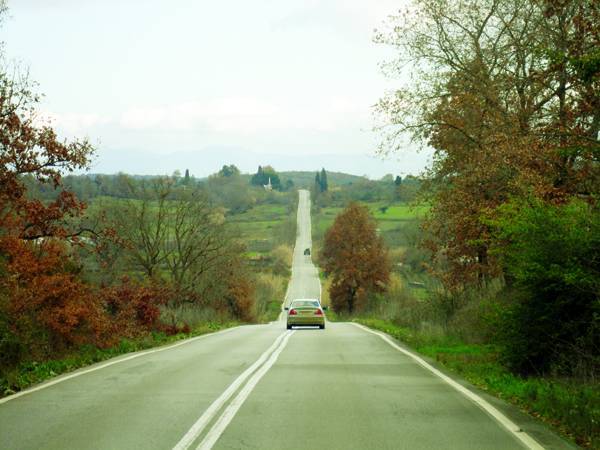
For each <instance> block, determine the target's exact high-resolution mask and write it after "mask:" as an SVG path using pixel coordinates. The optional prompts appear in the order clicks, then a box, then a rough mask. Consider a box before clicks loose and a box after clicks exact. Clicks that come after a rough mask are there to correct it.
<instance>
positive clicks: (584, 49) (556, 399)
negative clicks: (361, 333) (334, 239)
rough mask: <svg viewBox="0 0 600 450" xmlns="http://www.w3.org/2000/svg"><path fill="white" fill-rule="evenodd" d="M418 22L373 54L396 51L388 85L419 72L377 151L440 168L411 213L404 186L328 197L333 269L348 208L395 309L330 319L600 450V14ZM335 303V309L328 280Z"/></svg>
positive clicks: (385, 106) (325, 219)
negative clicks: (361, 212)
mask: <svg viewBox="0 0 600 450" xmlns="http://www.w3.org/2000/svg"><path fill="white" fill-rule="evenodd" d="M411 8H412V9H411V13H410V14H400V15H399V16H397V17H394V18H391V19H390V21H389V23H388V24H386V26H385V28H384V29H382V30H381V31H380V32H378V34H377V36H376V40H377V41H378V42H380V43H383V44H387V45H391V46H392V47H394V48H395V49H396V50H397V55H398V59H397V60H396V61H394V62H393V63H391V64H389V66H387V70H389V72H390V75H391V76H396V75H398V74H399V72H398V71H399V70H400V69H399V68H403V69H402V70H403V71H411V72H412V74H411V75H412V76H411V77H406V79H410V80H411V83H410V84H407V85H406V86H405V87H403V88H400V89H398V90H396V91H394V92H391V93H390V94H389V95H387V96H386V97H384V98H383V99H382V100H381V101H380V103H379V104H378V107H377V111H378V113H379V114H380V116H379V117H380V119H381V131H382V132H383V134H384V137H385V139H384V141H383V143H382V151H383V152H401V151H402V147H403V145H404V141H403V136H407V135H408V136H411V137H412V139H413V141H414V142H416V143H422V144H424V145H428V146H430V147H432V148H433V149H434V151H435V156H434V163H433V166H432V167H431V169H430V171H429V172H428V173H426V174H424V175H423V176H422V177H420V178H419V179H418V180H417V181H418V183H415V184H414V187H416V188H418V189H417V190H416V191H412V190H410V191H405V192H403V193H402V196H401V195H400V192H399V191H398V190H397V188H398V187H402V186H404V185H405V180H406V178H408V177H404V178H400V179H396V177H394V176H391V175H390V176H387V177H385V178H384V179H382V180H379V181H372V180H362V181H360V182H355V183H353V184H352V185H344V186H337V185H335V184H332V183H329V186H328V189H327V190H326V191H323V190H322V189H321V188H320V186H319V183H317V182H316V181H315V187H314V189H313V198H314V211H313V212H314V226H313V229H314V230H315V233H316V240H317V245H320V246H321V249H320V251H319V253H318V255H319V258H320V259H319V263H320V265H321V267H325V265H326V261H327V257H328V256H327V244H326V239H325V240H324V239H323V236H326V235H327V233H329V232H330V231H327V230H331V228H333V227H335V225H333V227H332V224H334V223H335V222H334V220H337V219H336V217H337V218H339V217H341V215H343V214H346V213H347V209H345V208H349V206H348V205H349V204H350V202H351V201H359V202H362V203H363V204H364V205H365V207H366V208H368V209H369V210H370V213H371V217H372V218H373V220H375V221H376V223H377V230H378V233H379V236H381V237H382V238H383V240H384V242H385V243H386V245H387V253H388V254H389V256H390V260H391V263H392V265H391V268H392V272H391V274H390V277H389V282H388V283H387V285H386V289H385V290H384V291H383V292H381V291H380V290H379V289H377V290H371V291H370V293H369V294H368V295H367V299H366V300H365V301H364V302H363V303H362V305H361V306H360V307H359V308H358V309H357V310H356V311H353V313H352V314H349V312H348V311H347V310H344V309H343V308H342V309H340V308H338V309H335V306H334V309H335V314H334V315H333V316H332V317H334V318H341V319H344V320H357V321H359V322H361V323H364V324H366V325H368V326H371V327H374V328H377V329H380V330H383V331H386V332H388V333H390V334H392V335H393V336H395V337H397V338H399V339H400V340H402V341H404V342H406V343H407V344H408V345H411V346H412V347H414V348H415V349H416V350H417V351H419V352H421V353H423V354H425V355H427V356H429V357H431V358H433V359H435V360H437V361H438V362H439V363H440V364H443V365H444V366H445V367H446V368H448V369H449V370H452V371H455V372H457V373H459V374H461V375H462V376H464V377H465V378H467V379H468V380H470V381H472V382H473V383H475V384H476V385H478V386H480V387H482V388H484V389H486V390H488V391H490V392H492V393H495V394H497V395H498V396H501V397H503V398H506V399H507V400H509V401H512V402H514V403H515V404H517V405H519V406H520V407H521V408H523V409H524V410H526V411H529V412H530V413H531V414H532V415H534V416H538V417H541V418H542V419H544V420H545V421H546V422H547V423H549V424H551V425H553V426H554V427H556V429H558V430H560V431H561V432H562V433H563V434H564V435H565V436H567V437H569V438H571V439H573V440H574V441H575V442H577V444H579V445H581V446H584V447H590V448H600V434H599V430H600V427H599V426H598V424H599V423H600V386H599V384H598V376H599V374H600V340H599V339H600V296H599V293H600V266H599V262H600V260H599V259H598V255H599V254H600V212H599V209H598V194H599V187H600V183H599V180H600V172H599V168H600V166H599V165H598V152H599V151H600V141H599V138H600V109H599V108H598V105H600V97H599V95H600V55H599V54H598V52H597V49H598V48H599V46H600V34H599V33H600V28H599V24H600V9H599V6H598V3H597V2H592V1H566V2H552V1H540V2H525V1H523V2H508V1H502V0H501V1H497V0H490V1H487V0H485V1H484V0H482V1H476V2H467V3H465V2H462V3H456V2H449V1H445V0H415V1H414V2H413V5H412V7H411ZM409 62H410V64H406V63H409ZM394 194H395V197H394ZM414 194H417V197H414ZM411 206H412V208H411ZM330 227H331V228H330ZM348 239H350V238H348ZM324 275H327V273H325V274H324ZM324 286H326V287H327V289H328V290H329V292H328V297H330V300H329V301H330V302H331V304H332V305H335V301H334V297H335V295H336V292H335V287H334V286H335V283H333V281H332V279H331V277H327V278H325V282H324ZM325 300H327V298H325Z"/></svg>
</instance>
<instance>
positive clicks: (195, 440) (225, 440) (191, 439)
mask: <svg viewBox="0 0 600 450" xmlns="http://www.w3.org/2000/svg"><path fill="white" fill-rule="evenodd" d="M298 224H299V233H298V238H297V243H296V249H295V251H294V266H293V276H292V281H291V283H290V286H289V289H288V294H287V300H286V301H289V299H293V298H299V297H312V296H318V295H319V293H320V286H319V281H318V277H317V271H316V269H315V268H314V266H313V265H312V263H311V261H310V257H305V256H304V255H303V251H304V249H305V248H307V247H310V205H309V199H308V192H307V191H300V202H299V209H298ZM464 386H467V388H465V387H464ZM518 430H520V431H518ZM528 446H529V447H530V448H547V449H555V448H556V449H560V448H571V447H570V446H569V445H568V444H566V443H565V442H564V441H562V440H561V439H559V438H557V437H556V436H555V435H553V434H552V433H550V432H548V431H547V430H546V428H545V427H544V426H542V425H540V424H539V423H537V422H535V421H533V420H531V419H528V418H527V417H525V416H524V415H523V414H521V413H519V412H518V411H516V410H515V409H514V408H512V407H510V406H508V405H506V404H504V403H503V402H500V401H497V400H495V399H492V398H489V397H488V396H486V395H485V394H482V393H479V392H477V391H475V390H474V389H473V388H471V387H469V386H468V385H465V384H464V383H462V382H460V381H459V382H456V381H454V380H453V379H451V378H447V377H446V376H445V375H444V374H443V373H440V372H437V373H436V369H435V368H433V367H432V366H430V365H428V363H427V362H426V361H423V360H419V359H418V357H416V356H414V355H412V354H411V353H409V352H406V350H404V349H403V348H402V347H399V346H397V344H396V343H395V342H394V341H392V340H389V339H388V340H385V339H384V338H382V336H380V335H377V334H374V333H372V332H369V331H367V330H365V329H362V328H360V327H358V326H356V325H353V324H350V323H328V324H327V327H326V329H325V330H323V331H322V330H318V329H298V330H293V331H286V330H285V323H284V322H283V321H282V320H281V319H280V320H279V321H276V322H274V323H271V324H268V325H256V326H243V327H238V328H234V329H230V330H226V331H223V332H219V333H215V334H212V335H207V336H202V337H200V338H195V339H191V340H188V341H183V342H180V343H178V344H176V345H172V346H170V347H162V348H158V349H155V350H151V351H146V352H141V353H134V354H130V355H125V356H122V357H120V358H116V359H114V360H110V361H108V362H104V363H101V364H97V365H95V366H91V367H90V368H86V369H83V370H80V371H78V372H74V373H73V374H70V375H67V376H63V377H59V378H57V379H54V380H52V381H50V382H49V383H46V384H42V385H40V386H37V387H36V388H34V390H30V391H26V392H25V393H23V394H21V395H18V396H13V397H7V398H5V399H2V400H0V448H1V449H69V448H72V449H172V448H176V449H185V448H204V449H208V448H215V449H245V448H249V449H287V448H289V449H316V448H320V449H413V450H414V449H478V450H480V449H502V450H507V449H521V448H527V447H528Z"/></svg>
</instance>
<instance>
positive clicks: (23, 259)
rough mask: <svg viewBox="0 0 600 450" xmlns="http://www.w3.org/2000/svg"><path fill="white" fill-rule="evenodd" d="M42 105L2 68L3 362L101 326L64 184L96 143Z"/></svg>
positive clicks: (84, 338)
mask: <svg viewBox="0 0 600 450" xmlns="http://www.w3.org/2000/svg"><path fill="white" fill-rule="evenodd" d="M3 12H4V2H1V3H0V14H2V13H3ZM37 104H38V97H37V96H36V95H35V94H34V92H33V88H32V84H31V83H30V82H29V81H28V80H27V78H25V77H23V78H20V77H19V76H16V77H15V76H14V75H9V74H8V73H6V72H4V71H0V355H2V356H1V358H0V366H2V367H0V368H3V367H6V365H11V364H15V363H17V362H18V361H20V360H21V359H22V358H24V357H26V356H27V355H32V354H33V355H36V356H39V357H45V356H47V355H48V354H49V353H52V352H59V351H64V350H65V349H66V348H68V347H69V346H71V345H77V344H81V343H83V342H96V341H95V339H96V337H97V336H98V335H99V333H100V331H101V327H102V313H103V310H102V308H101V305H100V303H99V302H98V301H97V300H96V299H95V298H94V296H93V295H89V293H90V289H89V288H88V287H87V286H85V285H84V284H83V283H82V281H81V280H80V278H79V276H78V274H79V271H80V267H79V265H78V264H77V262H76V260H74V259H73V258H72V257H71V256H72V255H71V249H72V248H73V245H74V244H75V243H76V240H77V239H78V237H79V236H80V235H81V234H82V233H83V232H84V231H86V230H83V229H82V228H81V227H80V226H79V222H78V220H76V219H77V218H79V217H81V214H82V212H83V210H84V208H85V205H84V204H83V203H82V202H80V201H79V200H78V199H77V198H76V197H75V195H74V194H72V193H71V192H68V191H66V190H64V189H62V175H63V173H64V172H71V171H74V170H79V169H84V168H86V167H87V165H88V163H89V160H90V157H91V155H92V152H93V149H92V147H91V146H90V144H89V143H88V142H87V141H85V140H83V141H72V142H66V141H62V140H60V139H59V138H58V136H57V134H56V133H55V131H54V130H53V129H52V127H50V126H49V125H48V124H44V123H43V122H42V121H41V120H40V118H39V117H38V116H37V112H36V111H37ZM27 179H35V180H36V182H38V183H40V184H41V185H45V186H48V187H49V188H50V189H52V190H55V191H56V192H57V195H56V196H55V198H54V200H52V201H48V202H42V201H41V200H39V199H36V198H33V197H32V196H30V195H29V193H28V191H27V186H26V183H27V181H26V180H27Z"/></svg>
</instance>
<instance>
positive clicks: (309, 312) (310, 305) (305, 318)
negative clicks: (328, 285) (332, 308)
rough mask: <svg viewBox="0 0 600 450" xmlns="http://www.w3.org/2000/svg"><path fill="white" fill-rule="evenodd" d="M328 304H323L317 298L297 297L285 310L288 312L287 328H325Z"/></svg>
mask: <svg viewBox="0 0 600 450" xmlns="http://www.w3.org/2000/svg"><path fill="white" fill-rule="evenodd" d="M326 309H327V307H326V306H321V303H320V302H319V300H317V299H310V298H309V299H297V300H293V301H292V303H290V306H289V307H286V308H285V310H286V311H287V312H288V313H287V329H288V330H291V329H292V326H295V325H303V326H313V327H314V326H318V327H319V328H320V329H321V330H323V329H325V313H324V312H323V311H325V310H326Z"/></svg>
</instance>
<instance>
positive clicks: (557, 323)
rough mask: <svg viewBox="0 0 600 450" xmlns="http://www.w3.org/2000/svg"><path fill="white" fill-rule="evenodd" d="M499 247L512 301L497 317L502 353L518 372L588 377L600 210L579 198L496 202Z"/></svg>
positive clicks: (596, 338) (598, 333) (597, 321)
mask: <svg viewBox="0 0 600 450" xmlns="http://www.w3.org/2000/svg"><path fill="white" fill-rule="evenodd" d="M494 225H495V227H496V229H497V237H498V238H499V239H500V242H502V244H501V245H500V246H498V248H496V250H495V251H496V252H497V253H498V254H500V255H501V257H502V263H503V265H504V267H505V270H506V273H507V277H508V278H507V280H508V282H509V287H508V289H507V292H506V294H509V295H511V296H512V297H513V301H512V302H511V303H510V304H508V305H507V307H506V308H505V309H504V310H503V311H501V313H500V314H499V315H498V319H499V323H500V327H499V334H498V337H499V338H500V340H501V342H502V344H503V346H504V351H503V357H504V359H505V361H506V363H507V364H508V365H509V367H510V368H512V369H513V370H515V371H517V372H520V373H524V374H526V373H540V372H541V373H544V372H548V371H554V372H559V373H563V374H567V375H580V376H590V377H593V376H594V375H595V374H597V371H598V367H600V357H599V356H598V348H600V301H599V298H598V293H599V292H600V277H599V276H598V273H599V272H600V258H599V257H598V255H600V211H599V210H598V209H597V208H595V207H592V206H590V205H588V204H587V203H584V202H583V201H580V200H573V201H571V202H570V203H568V204H564V205H548V204H545V203H543V202H542V201H540V200H537V199H530V200H529V201H521V202H512V203H509V204H507V205H505V206H503V207H502V208H500V217H499V219H498V220H497V221H495V222H494Z"/></svg>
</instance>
